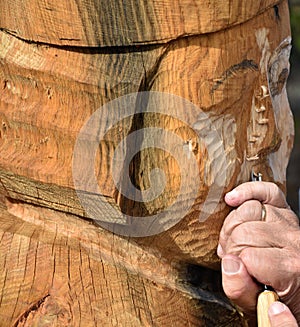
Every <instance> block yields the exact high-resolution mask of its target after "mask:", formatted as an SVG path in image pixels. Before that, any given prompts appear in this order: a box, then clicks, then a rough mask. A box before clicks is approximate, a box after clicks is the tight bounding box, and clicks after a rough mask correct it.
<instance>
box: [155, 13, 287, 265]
mask: <svg viewBox="0 0 300 327" xmlns="http://www.w3.org/2000/svg"><path fill="white" fill-rule="evenodd" d="M280 13H281V19H280V20H279V19H278V18H277V17H276V15H275V12H274V10H273V8H272V9H270V10H269V11H268V12H266V13H264V14H262V15H260V16H258V17H256V18H255V19H253V20H251V21H249V22H247V23H245V24H243V25H240V26H236V27H234V28H231V29H228V30H225V31H223V32H222V33H213V34H209V35H202V36H199V37H191V38H186V39H180V40H179V41H178V42H176V43H174V44H171V45H170V47H169V48H168V51H166V53H165V54H164V57H163V59H162V61H161V63H160V68H159V69H158V71H157V72H156V75H155V79H154V81H153V85H152V90H159V91H164V92H170V93H173V94H178V95H180V96H182V97H184V98H187V99H189V100H190V101H192V102H193V103H195V104H196V105H197V106H198V107H199V109H200V110H199V112H200V111H203V112H205V113H206V114H207V119H206V120H205V119H204V120H203V119H200V118H199V120H198V121H196V122H195V125H194V129H195V130H197V129H199V130H200V129H201V128H205V127H207V126H211V127H212V128H214V129H215V130H217V131H218V133H219V135H220V136H221V139H222V140H223V146H224V149H225V157H224V155H221V152H218V150H217V148H216V147H215V149H214V146H215V143H214V142H210V141H207V140H206V141H205V142H204V143H205V145H206V148H205V146H204V147H203V146H202V145H201V144H199V141H198V140H197V139H196V137H194V136H191V135H189V133H188V131H183V132H182V135H183V138H184V137H185V138H186V139H187V140H188V141H189V142H190V143H189V144H191V148H192V149H193V153H194V154H195V156H196V157H197V160H198V161H199V162H200V163H202V164H203V162H204V164H203V166H201V165H200V166H201V167H200V179H201V185H200V189H201V191H200V192H199V197H198V201H197V203H196V204H195V206H194V207H193V210H192V212H191V213H190V215H188V217H186V219H184V220H183V221H182V222H181V223H179V224H178V225H177V226H175V227H174V228H173V229H171V230H170V231H168V232H167V233H171V234H172V236H171V239H172V240H175V243H176V247H178V248H179V249H180V250H178V252H177V253H175V254H174V256H177V255H178V256H181V255H182V253H185V254H186V256H187V257H188V258H189V259H191V260H196V261H197V262H198V263H201V264H205V265H206V264H208V265H213V263H214V261H215V260H216V257H214V249H215V246H216V244H217V240H218V232H219V229H220V227H221V225H222V222H223V219H224V218H225V216H226V214H227V213H228V208H227V209H226V208H225V205H224V202H223V199H222V197H221V198H214V197H213V196H212V197H207V192H208V191H209V190H210V189H211V188H212V187H215V188H216V185H217V186H219V188H222V190H223V193H222V196H223V195H224V194H225V192H226V191H228V190H230V189H231V188H232V187H234V186H235V185H237V184H239V183H242V182H245V181H249V179H250V173H251V171H252V170H254V171H256V172H261V173H262V175H263V179H264V180H266V181H268V180H269V181H275V182H276V183H278V184H279V185H280V186H281V187H282V188H284V184H285V171H286V167H287V164H288V158H289V155H290V151H291V148H292V142H293V119H292V115H291V111H290V107H289V103H288V99H287V94H286V89H285V83H286V79H287V77H288V73H289V62H288V60H289V54H290V49H291V38H290V30H289V26H288V24H287V21H288V11H287V10H286V8H282V7H280ZM170 81H172V83H170ZM174 81H176V83H174ZM200 116H201V115H200V114H199V117H200ZM207 147H210V148H211V150H210V151H209V152H210V153H212V151H215V152H214V155H213V157H210V158H208V156H207ZM196 149H197V150H196ZM213 149H214V150H213ZM213 171H214V172H215V171H217V174H214V173H213ZM220 176H221V179H218V177H220ZM201 187H202V188H201ZM216 194H217V192H216ZM216 201H219V205H218V207H217V209H216V210H214V211H212V212H211V215H210V217H209V218H208V219H207V220H206V221H204V222H201V223H199V219H198V217H199V212H201V210H202V208H203V205H204V203H205V205H206V206H207V207H209V205H210V204H211V205H212V204H213V203H214V202H216ZM208 202H210V203H208ZM157 237H158V238H159V237H160V236H157ZM164 237H165V236H164ZM162 242H163V239H162ZM156 243H159V242H156ZM164 246H165V247H167V248H168V247H169V246H168V245H166V244H164ZM170 247H171V246H170ZM181 251H182V252H181ZM178 253H180V254H178Z"/></svg>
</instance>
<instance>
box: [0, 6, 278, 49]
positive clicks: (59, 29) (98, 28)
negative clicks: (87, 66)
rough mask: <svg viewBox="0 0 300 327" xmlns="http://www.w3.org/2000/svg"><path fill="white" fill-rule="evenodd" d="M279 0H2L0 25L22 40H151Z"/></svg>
mask: <svg viewBox="0 0 300 327" xmlns="http://www.w3.org/2000/svg"><path fill="white" fill-rule="evenodd" d="M278 3H280V0H267V1H263V2H262V1H255V0H251V1H249V0H248V1H246V0H243V1H238V2H237V1H233V0H226V1H225V0H224V1H222V2H220V1H218V0H213V1H209V2H207V1H193V0H180V1H172V0H168V1H159V0H152V1H139V0H127V1H121V0H113V1H109V2H107V1H104V0H102V1H93V0H84V1H83V0H82V1H75V0H70V1H68V2H61V1H59V0H55V1H51V2H49V1H46V0H42V1H38V0H26V1H21V0H19V1H13V0H8V1H6V0H1V2H0V4H1V9H2V10H1V12H0V28H2V29H3V30H6V31H7V32H9V33H10V34H13V35H15V36H17V37H19V38H21V39H24V40H28V41H35V42H42V43H47V44H52V45H69V46H72V45H74V46H83V47H86V46H90V47H98V46H101V47H102V46H124V45H133V44H148V43H154V44H156V43H165V42H168V41H170V40H174V39H176V38H178V37H183V36H189V35H198V34H205V33H210V32H215V31H218V30H222V29H225V28H228V27H230V26H234V25H238V24H240V23H243V22H245V21H247V20H249V19H251V18H253V17H255V16H257V15H258V14H260V13H261V12H264V11H265V10H266V9H267V8H271V7H272V6H274V5H276V4H278ZM32 13H34V15H33V14H32Z"/></svg>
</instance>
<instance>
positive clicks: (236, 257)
mask: <svg viewBox="0 0 300 327" xmlns="http://www.w3.org/2000/svg"><path fill="white" fill-rule="evenodd" d="M225 201H226V203H227V204H228V205H230V206H232V207H234V208H235V209H234V210H232V211H231V213H230V214H229V215H228V216H227V218H226V219H225V221H224V224H223V227H222V230H221V233H220V239H219V247H218V255H219V257H220V258H221V259H222V278H223V288H224V291H225V293H226V295H227V296H228V297H229V298H230V299H231V300H232V301H233V302H234V303H235V304H236V305H238V306H239V307H240V308H241V309H242V310H243V311H244V312H245V313H247V314H249V315H255V310H256V300H257V295H258V293H259V292H261V289H262V286H261V284H267V285H270V286H272V287H273V288H274V289H275V291H276V292H277V294H278V295H279V297H280V300H281V301H282V302H283V303H285V304H286V305H287V306H288V307H289V309H290V310H291V312H292V313H293V314H294V316H295V317H296V319H297V321H298V323H299V322H300V228H299V219H298V217H297V216H296V215H295V213H294V212H293V211H292V210H291V209H290V208H289V206H288V204H287V202H286V199H285V196H284V194H283V193H282V192H281V190H280V189H279V188H278V187H277V186H276V185H275V184H273V183H269V182H249V183H244V184H242V185H239V186H238V187H236V188H235V189H234V190H233V191H231V192H229V193H227V194H226V196H225ZM262 204H264V206H265V209H266V220H265V221H262V220H261V218H262ZM289 309H285V310H283V311H282V312H281V313H280V314H277V315H276V314H275V315H274V314H273V313H272V311H271V312H269V314H270V319H271V322H272V326H297V324H296V323H295V320H291V319H294V318H293V317H292V315H291V313H290V311H289ZM284 319H288V320H289V321H290V322H289V324H287V323H286V320H284Z"/></svg>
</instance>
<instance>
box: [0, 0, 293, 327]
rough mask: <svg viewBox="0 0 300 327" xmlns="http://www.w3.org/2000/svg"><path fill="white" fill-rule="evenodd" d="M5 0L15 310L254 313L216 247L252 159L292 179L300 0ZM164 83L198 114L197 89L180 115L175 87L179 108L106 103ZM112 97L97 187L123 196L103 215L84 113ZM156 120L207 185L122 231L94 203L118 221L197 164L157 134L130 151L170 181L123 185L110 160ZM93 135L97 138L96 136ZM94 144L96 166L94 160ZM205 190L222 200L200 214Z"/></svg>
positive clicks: (176, 317)
mask: <svg viewBox="0 0 300 327" xmlns="http://www.w3.org/2000/svg"><path fill="white" fill-rule="evenodd" d="M1 8H2V10H1V11H0V39H1V41H0V64H1V66H0V69H1V70H0V79H1V85H2V89H1V91H0V123H1V125H0V153H1V157H0V194H1V196H0V202H1V203H2V207H1V208H0V209H1V214H0V217H1V227H0V231H1V235H2V238H1V242H0V245H1V252H0V254H1V258H0V259H1V261H2V265H1V267H2V268H1V270H0V285H1V286H0V290H1V291H0V299H1V305H0V318H1V319H0V320H1V321H3V326H31V325H32V326H40V325H41V326H42V325H44V324H51V325H53V326H69V325H70V326H73V325H74V326H98V325H99V326H156V325H157V326H185V325H190V326H221V325H222V326H235V325H236V326H240V325H241V324H242V323H243V322H242V320H241V317H240V316H239V314H238V313H237V311H236V310H235V308H233V307H232V306H231V305H230V303H229V302H228V301H227V300H226V299H225V298H224V295H222V293H221V286H220V276H219V273H217V272H214V270H217V269H218V268H219V260H218V258H217V256H216V251H215V250H216V245H217V242H218V234H219V230H220V228H221V225H222V222H223V220H224V218H225V216H226V214H227V213H228V212H229V208H227V207H226V206H225V203H224V201H223V195H224V194H225V192H226V191H227V190H229V189H231V188H232V187H233V186H234V185H237V184H239V183H241V182H243V181H246V180H248V179H249V177H250V171H251V170H252V169H255V170H256V171H260V172H262V173H263V176H264V180H274V181H275V182H277V183H278V184H279V185H280V186H281V187H282V188H284V183H285V169H286V165H287V161H288V157H289V153H290V150H291V147H292V134H293V122H292V117H291V113H290V110H289V106H288V102H287V98H286V91H285V81H286V78H287V75H288V69H289V67H288V57H289V50H290V29H289V24H288V22H289V18H288V6H287V3H286V1H275V0H273V1H271V0H269V1H265V2H263V3H262V2H259V3H257V2H256V1H248V2H246V1H239V2H238V3H236V4H233V3H232V2H231V1H223V2H222V5H220V2H218V1H213V2H209V4H208V2H205V1H203V2H199V3H197V4H195V3H194V2H190V1H175V2H163V3H162V2H159V1H151V2H150V3H149V2H145V3H144V2H141V1H139V2H134V1H126V2H125V3H124V2H118V1H113V2H109V3H108V4H107V3H106V2H101V1H100V2H97V3H96V2H94V1H91V0H90V1H77V2H76V3H75V2H73V1H70V2H68V3H61V2H58V1H57V2H53V3H52V4H48V3H46V2H44V1H39V2H36V1H33V0H31V1H29V0H28V1H14V2H13V1H6V2H5V3H4V1H2V2H1ZM33 12H34V13H35V14H34V15H33V14H32V13H33ZM20 17H23V18H22V19H21V18H20ZM71 22H72V23H71ZM149 91H151V92H153V94H155V93H154V92H164V94H166V96H165V97H164V98H163V99H167V100H168V99H173V98H172V96H170V94H173V95H174V97H176V96H180V97H182V98H183V99H186V100H188V101H190V102H191V103H193V104H194V105H195V106H196V108H197V110H198V112H196V118H195V117H192V118H193V119H194V120H193V119H192V118H191V121H192V123H191V124H188V123H187V122H186V121H188V117H187V116H188V112H187V110H186V111H185V109H186V106H185V105H186V102H183V104H184V105H183V106H181V107H180V106H178V108H177V109H178V115H179V116H180V115H183V114H185V115H186V117H184V119H178V116H177V117H176V115H175V111H174V109H172V107H171V106H170V104H172V100H170V101H171V102H170V103H168V102H166V103H165V105H166V107H167V110H169V111H164V112H163V113H162V112H160V111H158V112H150V113H147V114H146V113H143V114H138V115H135V116H134V115H132V116H128V117H127V118H126V119H125V120H124V119H120V120H118V119H117V118H118V117H119V116H118V112H117V111H118V110H115V111H113V110H111V114H110V112H109V111H105V110H106V109H105V108H108V109H111V108H113V107H105V105H106V106H108V105H109V104H111V103H116V102H112V101H113V100H115V101H118V99H119V98H120V97H122V96H125V97H126V96H128V94H132V93H134V92H140V93H139V94H141V92H149ZM123 99H124V98H123ZM126 99H127V98H126ZM163 99H161V98H159V99H158V100H159V101H161V100H163ZM176 99H178V98H176ZM135 100H137V98H135ZM136 103H137V102H136ZM163 107H164V106H163V104H162V103H161V102H160V103H159V108H163ZM99 108H101V109H100V110H102V111H101V113H103V114H104V113H106V114H107V117H106V116H105V117H106V119H102V120H101V124H100V125H101V126H100V127H105V126H106V124H107V122H108V121H112V120H111V119H112V117H117V118H116V119H117V120H118V121H117V124H116V125H115V126H114V127H113V128H111V129H109V131H108V132H107V133H106V135H105V137H104V138H103V139H102V140H101V142H99V146H98V150H97V151H96V159H95V163H94V166H93V167H95V171H96V173H95V175H96V176H97V178H96V179H97V185H98V186H99V189H100V192H98V193H97V192H96V191H95V194H92V195H93V196H94V197H93V199H95V201H96V199H97V198H99V197H100V198H101V199H103V201H102V202H101V203H102V204H103V203H108V204H109V206H107V205H104V204H103V206H100V208H98V209H97V210H98V211H97V215H96V216H97V217H91V216H90V215H89V214H88V213H87V210H86V208H85V207H84V205H82V202H80V200H79V198H78V196H77V195H78V193H76V191H80V190H78V189H76V182H75V184H74V170H72V159H74V147H75V145H76V140H78V137H79V135H80V131H81V128H82V126H83V124H84V123H85V122H87V121H88V120H89V119H90V117H91V116H92V115H93V114H95V113H96V112H98V109H99ZM117 109H120V108H117ZM177 109H176V110H177ZM160 110H162V109H160ZM164 110H166V109H164ZM119 111H120V110H119ZM108 113H109V115H108ZM168 113H169V114H168ZM179 113H180V114H179ZM102 118H103V117H102ZM185 118H186V119H185ZM151 127H152V128H153V127H155V128H159V129H161V130H165V131H170V132H172V133H173V134H174V135H176V137H179V138H180V139H181V140H182V144H181V145H182V148H184V149H186V150H187V151H188V153H187V156H186V161H187V162H189V159H190V158H192V157H193V158H195V159H196V163H197V168H198V169H196V170H197V171H198V178H197V179H198V181H199V186H198V187H197V189H196V192H192V191H191V190H192V187H193V185H191V184H186V185H184V186H185V188H184V192H183V197H182V198H181V202H179V203H178V204H177V207H175V209H173V212H174V213H175V212H176V211H179V213H180V207H183V206H184V203H185V202H187V201H188V200H189V199H190V198H191V197H193V196H194V197H195V201H193V204H192V206H191V207H190V208H189V209H190V210H189V211H188V212H187V213H186V214H185V215H184V216H182V219H181V220H180V221H178V223H177V224H175V225H174V226H172V227H171V228H166V229H164V230H163V231H162V232H160V233H158V234H157V233H154V235H152V234H151V233H149V234H148V235H143V236H144V237H140V238H136V237H129V236H130V235H128V234H127V235H119V234H120V233H117V234H113V233H111V232H110V231H108V230H106V229H105V228H102V227H103V226H104V225H103V223H100V227H99V225H97V224H95V220H92V219H91V218H97V219H98V220H100V221H101V220H102V221H103V220H104V221H110V220H111V219H112V218H111V215H112V213H113V212H116V210H118V212H121V211H122V212H123V213H124V214H127V216H128V215H129V216H132V217H140V216H146V217H147V216H151V215H155V214H156V213H157V212H164V211H166V210H167V209H168V207H170V206H171V205H172V203H174V202H176V196H177V194H178V193H179V189H180V182H181V178H182V176H183V173H182V171H181V170H180V167H178V164H177V162H176V160H174V159H172V158H171V156H170V153H169V152H167V151H163V150H165V149H163V150H160V149H157V148H153V147H147V148H145V149H142V150H141V151H140V152H139V154H138V155H137V156H135V157H134V158H133V160H132V162H131V163H130V165H129V166H128V167H127V168H128V171H129V173H130V181H131V182H132V184H133V185H135V186H136V188H137V190H138V191H147V190H148V189H151V187H152V185H151V184H150V182H151V178H150V177H151V176H150V171H151V170H153V168H155V167H160V168H161V169H163V170H164V172H165V176H166V185H165V188H164V191H163V192H162V193H161V194H160V195H159V196H158V197H156V198H154V199H152V200H151V201H142V202H138V201H133V200H131V199H129V198H127V197H126V196H124V195H123V194H122V192H121V191H122V190H124V189H125V191H126V189H127V187H128V180H127V181H126V180H124V181H123V180H120V181H119V182H120V183H121V184H122V183H123V184H122V187H121V188H120V189H117V187H116V185H115V182H114V180H113V178H112V176H111V173H112V163H111V159H112V157H113V154H114V152H115V150H116V148H117V146H118V144H119V142H120V141H121V140H122V139H124V138H126V137H128V136H129V135H130V133H132V132H134V131H136V130H146V129H147V128H151ZM210 128H212V129H213V130H214V131H215V134H214V135H218V136H219V139H220V141H221V142H217V141H216V140H215V138H212V136H211V135H212V134H211V133H210ZM199 133H200V135H201V136H202V138H203V139H202V141H203V142H202V143H201V142H200V141H201V140H199ZM91 135H92V136H93V137H95V134H93V133H91ZM91 141H92V140H91V139H89V137H86V138H85V139H84V138H83V142H85V143H83V144H84V148H85V149H89V148H90V147H91V144H92V142H91ZM93 141H95V140H93ZM96 141H97V138H96ZM142 141H143V142H144V140H142ZM143 142H142V143H141V145H142V144H143ZM220 144H221V146H220ZM75 149H76V148H75ZM91 153H92V152H91ZM87 154H88V155H90V152H89V151H88V150H87ZM75 157H76V153H75ZM80 159H81V161H82V163H83V164H82V167H83V168H82V172H81V173H82V174H84V170H85V168H86V167H90V166H89V164H88V165H87V164H86V162H85V161H86V158H85V157H82V158H80ZM128 171H126V170H124V175H125V174H127V173H128ZM79 176H80V175H79ZM218 176H221V179H222V180H220V177H218ZM223 177H224V178H223ZM192 181H193V180H192ZM194 181H195V183H196V178H194ZM126 183H127V184H126ZM192 184H193V183H192ZM154 188H155V187H154ZM212 189H213V190H214V192H213V193H212V195H210V193H209V192H210V191H211V190H212ZM81 191H82V190H81ZM84 191H86V190H84ZM192 193H195V194H192ZM79 197H80V194H79ZM205 205H206V208H208V211H209V215H208V216H207V217H206V219H204V220H203V221H200V220H199V214H201V212H202V211H203V208H204V207H205ZM107 208H108V211H107ZM210 208H213V209H211V210H210ZM139 231H140V230H139ZM146 232H147V231H146ZM146 234H147V233H146ZM165 303H166V304H167V305H164V304H165ZM216 312H217V313H219V314H216Z"/></svg>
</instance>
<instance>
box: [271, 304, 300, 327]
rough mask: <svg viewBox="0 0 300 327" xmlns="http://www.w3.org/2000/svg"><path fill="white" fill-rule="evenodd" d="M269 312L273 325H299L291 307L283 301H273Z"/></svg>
mask: <svg viewBox="0 0 300 327" xmlns="http://www.w3.org/2000/svg"><path fill="white" fill-rule="evenodd" d="M268 314H269V319H270V322H271V326H272V327H298V324H297V321H296V319H295V317H294V316H293V315H292V313H291V311H290V309H289V308H288V307H287V306H286V305H285V304H283V303H281V302H274V303H272V304H271V305H270V308H269V311H268Z"/></svg>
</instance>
